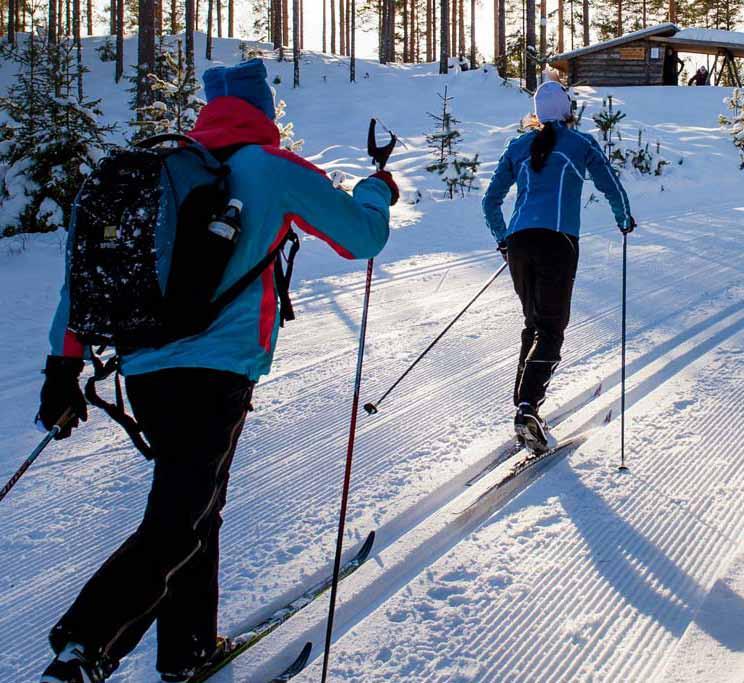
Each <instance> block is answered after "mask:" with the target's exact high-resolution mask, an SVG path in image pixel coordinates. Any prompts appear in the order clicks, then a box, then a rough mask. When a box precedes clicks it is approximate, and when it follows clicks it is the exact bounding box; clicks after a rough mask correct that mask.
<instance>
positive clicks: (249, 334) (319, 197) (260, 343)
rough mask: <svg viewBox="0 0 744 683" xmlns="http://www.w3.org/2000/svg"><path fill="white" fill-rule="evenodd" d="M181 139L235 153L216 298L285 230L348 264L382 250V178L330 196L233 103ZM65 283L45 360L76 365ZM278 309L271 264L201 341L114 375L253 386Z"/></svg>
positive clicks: (210, 111) (271, 130)
mask: <svg viewBox="0 0 744 683" xmlns="http://www.w3.org/2000/svg"><path fill="white" fill-rule="evenodd" d="M191 136H192V137H194V138H196V139H197V140H199V142H201V143H202V144H204V145H205V146H206V147H207V148H209V149H223V148H230V147H232V146H237V145H245V146H243V147H242V148H240V149H238V151H237V152H235V153H234V154H233V155H232V156H231V157H230V159H229V161H228V165H229V166H230V168H231V174H230V176H229V184H230V186H229V190H230V194H231V196H232V197H237V198H238V199H240V200H241V201H242V202H243V211H242V213H241V233H240V237H239V240H238V243H237V245H236V247H235V252H234V254H233V256H232V258H231V260H230V262H229V264H228V266H227V270H226V271H225V275H224V278H223V281H222V283H221V285H220V287H219V289H218V291H217V294H219V293H221V292H222V291H224V290H225V289H227V288H228V287H229V286H230V285H231V284H233V283H234V282H236V281H237V280H238V279H239V278H240V277H241V276H242V275H243V274H245V273H246V272H248V271H249V270H251V268H253V267H254V266H255V265H256V264H257V263H259V262H260V261H261V260H262V259H263V258H264V256H265V255H266V254H267V253H269V252H270V251H271V250H273V249H274V248H275V246H276V245H277V244H279V243H280V242H281V241H282V239H283V238H284V236H285V235H286V233H287V231H288V230H289V229H290V227H291V226H296V227H298V228H299V229H301V230H302V231H304V232H306V233H308V234H310V235H314V236H316V237H318V238H320V239H321V240H323V241H325V242H327V243H328V244H329V245H330V246H331V247H332V248H333V249H334V250H335V251H336V252H337V253H338V254H340V255H341V256H343V257H344V258H348V259H368V258H372V257H374V256H376V255H377V254H378V253H379V252H380V251H381V250H382V248H383V246H384V245H385V243H386V242H387V239H388V235H389V220H390V208H389V207H390V201H391V196H392V191H393V190H392V185H393V182H392V179H391V178H390V177H389V176H388V175H386V174H380V175H379V176H378V177H374V176H373V177H370V178H367V179H365V180H362V181H361V182H359V183H358V184H357V186H356V187H355V188H354V192H353V196H349V195H348V194H347V193H346V192H344V191H343V190H339V189H336V188H334V187H333V185H332V183H331V181H330V180H329V179H328V178H327V176H326V174H325V173H324V172H323V171H322V170H320V169H319V168H317V167H315V166H313V165H312V164H311V163H309V162H308V161H306V160H304V159H302V158H301V157H299V156H297V155H296V154H293V153H291V152H288V151H286V150H283V149H281V148H280V147H279V133H278V130H277V127H276V125H275V124H274V122H273V121H271V120H270V119H269V118H268V117H267V116H266V115H265V114H263V113H262V112H261V111H259V110H258V109H257V108H255V107H253V106H252V105H250V104H248V103H247V102H245V101H243V100H242V99H239V98H237V97H218V98H217V99H215V100H214V101H212V102H210V103H209V104H208V105H207V106H206V107H204V109H202V111H201V113H200V115H199V119H198V121H197V125H196V127H195V128H194V130H193V131H192V132H191ZM69 241H70V240H69V239H68V250H69ZM68 266H69V253H68ZM198 276H199V274H198V273H195V274H194V277H198ZM67 280H68V278H67V277H66V278H65V285H64V286H63V287H62V292H61V300H60V304H59V307H58V309H57V313H56V315H55V318H54V322H53V324H52V329H51V333H50V341H51V353H52V355H65V356H83V355H84V353H85V349H84V348H83V346H82V345H81V344H80V343H79V341H78V340H77V338H76V336H75V334H74V332H72V331H70V330H68V328H67V327H68V316H69V307H70V302H69V291H68V283H67ZM278 310H279V303H278V296H277V292H276V287H275V278H274V267H273V265H272V266H270V267H269V268H267V269H266V270H265V271H264V273H263V275H262V276H261V277H259V278H258V279H257V280H256V281H255V282H253V283H252V284H251V285H250V286H249V287H248V288H247V289H246V290H245V291H244V292H243V293H242V294H241V295H240V296H239V297H238V298H237V299H236V300H235V301H233V302H232V303H231V304H230V305H228V306H227V307H226V308H225V309H224V310H223V311H222V312H221V314H220V315H219V316H218V318H217V319H216V320H215V321H214V322H213V323H212V325H211V326H210V327H209V328H208V329H207V331H206V332H204V333H202V334H200V335H197V336H194V337H188V338H185V339H180V340H177V341H175V342H172V343H170V344H167V345H165V346H163V347H161V348H159V349H141V350H139V351H136V352H134V353H132V354H129V355H125V356H124V357H123V358H122V373H123V374H125V375H137V374H143V373H146V372H154V371H157V370H163V369H166V368H182V367H198V368H211V369H215V370H224V371H229V372H234V373H238V374H241V375H244V376H246V377H248V378H249V379H251V380H253V381H256V380H258V379H259V377H260V376H261V375H266V374H268V373H269V370H270V368H271V361H272V358H273V354H274V348H275V346H276V341H277V333H278V328H279V315H278Z"/></svg>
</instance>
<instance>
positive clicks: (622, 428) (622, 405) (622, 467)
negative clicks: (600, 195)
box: [619, 232, 628, 471]
mask: <svg viewBox="0 0 744 683" xmlns="http://www.w3.org/2000/svg"><path fill="white" fill-rule="evenodd" d="M627 307H628V233H626V232H623V313H622V317H623V322H622V341H621V344H620V346H621V351H620V359H621V360H620V468H619V469H620V471H627V469H628V468H627V467H626V466H625V337H626V320H627Z"/></svg>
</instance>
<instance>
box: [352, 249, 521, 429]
mask: <svg viewBox="0 0 744 683" xmlns="http://www.w3.org/2000/svg"><path fill="white" fill-rule="evenodd" d="M507 265H508V264H507V263H505V264H504V265H503V266H501V268H499V269H498V270H497V271H496V272H495V273H494V274H493V275H492V276H491V277H490V278H488V281H487V282H486V284H484V285H483V287H481V289H480V291H479V292H478V293H477V294H476V295H475V296H474V297H473V298H472V299H471V300H470V301H469V302H468V304H467V306H465V308H463V309H462V310H461V311H460V312H459V313H458V314H457V315H456V316H455V317H454V318H453V319H452V321H451V322H450V323H449V325H447V327H445V328H444V329H443V330H442V331H441V332H440V333H439V335H438V336H437V338H436V339H435V340H434V341H433V342H431V344H429V346H427V347H426V348H425V349H424V351H423V352H422V353H421V355H420V356H419V357H418V358H417V359H416V360H415V361H413V363H411V365H409V366H408V368H407V369H406V371H405V372H404V373H403V374H402V375H401V376H400V377H398V379H397V380H395V382H394V383H393V385H392V386H391V387H390V388H389V389H388V390H387V391H386V392H385V393H384V394H383V395H382V396H380V398H379V399H377V402H376V403H365V404H364V409H365V410H366V411H367V413H369V414H370V415H375V414H377V412H378V411H379V406H380V403H382V402H383V401H384V400H385V399H386V398H387V397H388V396H389V395H390V394H391V393H392V391H393V389H395V387H397V386H398V385H399V384H400V383H401V382H402V381H403V379H404V378H405V377H406V376H407V375H408V373H409V372H411V370H413V369H414V368H415V367H416V366H417V365H418V363H419V361H421V360H422V359H423V358H424V356H426V354H427V353H429V351H431V350H432V349H433V348H434V347H435V346H436V345H437V343H438V342H439V340H440V339H441V338H442V337H444V335H445V334H447V332H449V331H450V328H451V327H452V326H453V325H454V324H455V323H456V322H457V321H458V320H459V319H460V318H462V316H463V315H465V313H466V311H467V310H468V309H469V308H470V307H471V306H472V305H473V304H474V303H475V302H476V301H477V300H478V299H479V298H480V296H481V295H482V294H483V292H485V291H486V290H487V289H488V288H489V287H490V286H491V285H492V284H493V282H494V280H495V279H496V278H497V277H498V276H499V275H501V273H503V272H504V270H506V267H507Z"/></svg>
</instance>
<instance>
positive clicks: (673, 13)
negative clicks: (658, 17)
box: [669, 0, 729, 24]
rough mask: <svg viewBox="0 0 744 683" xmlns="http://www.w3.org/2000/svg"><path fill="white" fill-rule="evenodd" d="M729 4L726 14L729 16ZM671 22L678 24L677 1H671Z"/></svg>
mask: <svg viewBox="0 0 744 683" xmlns="http://www.w3.org/2000/svg"><path fill="white" fill-rule="evenodd" d="M728 9H729V7H728V2H727V3H726V14H727V15H728ZM669 21H671V22H672V23H673V24H676V23H677V2H676V0H669Z"/></svg>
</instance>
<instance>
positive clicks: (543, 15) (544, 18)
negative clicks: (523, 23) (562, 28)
mask: <svg viewBox="0 0 744 683" xmlns="http://www.w3.org/2000/svg"><path fill="white" fill-rule="evenodd" d="M546 54H548V0H540V56H541V57H544V56H545V55H546Z"/></svg>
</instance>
